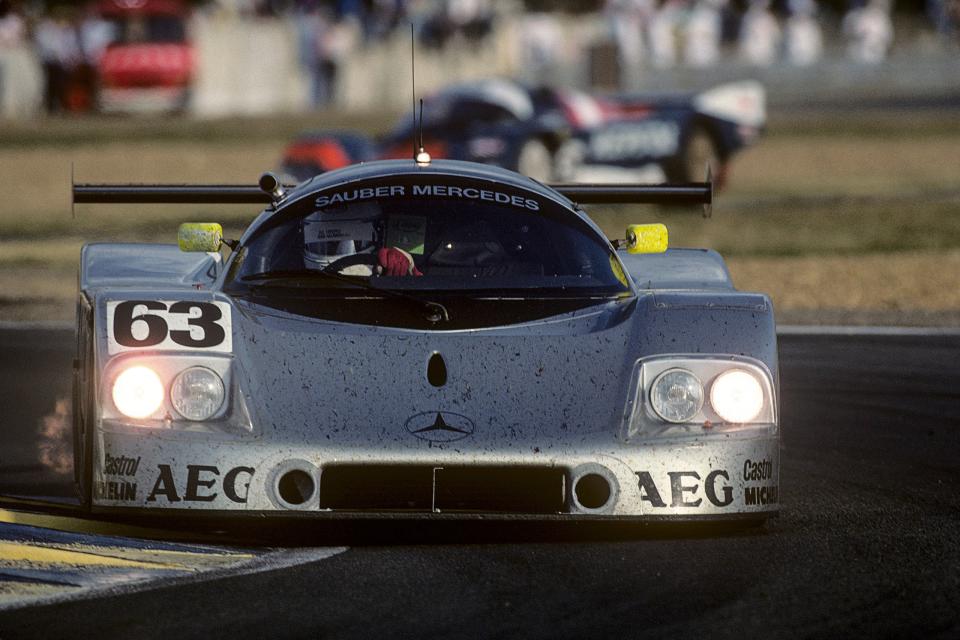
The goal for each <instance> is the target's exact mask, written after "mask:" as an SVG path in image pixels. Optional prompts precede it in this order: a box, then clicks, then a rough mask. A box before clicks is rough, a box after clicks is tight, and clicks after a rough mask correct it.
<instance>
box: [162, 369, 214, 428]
mask: <svg viewBox="0 0 960 640" xmlns="http://www.w3.org/2000/svg"><path fill="white" fill-rule="evenodd" d="M223 398H224V391H223V380H221V379H220V376H218V375H217V374H216V373H214V372H213V371H211V370H210V369H207V368H206V367H191V368H189V369H187V370H185V371H183V372H181V373H180V375H178V376H177V377H176V378H174V380H173V385H172V386H171V387H170V402H172V403H173V408H174V409H176V410H177V413H179V414H180V415H182V416H183V417H184V418H186V419H187V420H195V421H200V420H207V419H208V418H211V417H213V416H214V415H215V414H216V413H217V411H219V410H220V407H221V406H222V405H223Z"/></svg>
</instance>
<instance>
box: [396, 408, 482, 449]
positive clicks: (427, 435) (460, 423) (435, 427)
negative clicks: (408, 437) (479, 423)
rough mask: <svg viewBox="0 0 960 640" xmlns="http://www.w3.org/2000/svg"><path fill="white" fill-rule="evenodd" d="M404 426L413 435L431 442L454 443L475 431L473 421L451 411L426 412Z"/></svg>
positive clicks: (412, 418)
mask: <svg viewBox="0 0 960 640" xmlns="http://www.w3.org/2000/svg"><path fill="white" fill-rule="evenodd" d="M404 426H405V427H406V428H407V431H409V432H410V433H411V434H412V435H415V436H416V437H418V438H420V439H421V440H428V441H430V442H452V441H454V440H459V439H460V438H466V437H467V436H469V435H470V434H472V433H473V431H474V425H473V420H471V419H470V418H468V417H467V416H463V415H460V414H459V413H450V412H449V411H424V412H423V413H418V414H417V415H415V416H411V417H410V418H408V419H407V422H406V424H405V425H404Z"/></svg>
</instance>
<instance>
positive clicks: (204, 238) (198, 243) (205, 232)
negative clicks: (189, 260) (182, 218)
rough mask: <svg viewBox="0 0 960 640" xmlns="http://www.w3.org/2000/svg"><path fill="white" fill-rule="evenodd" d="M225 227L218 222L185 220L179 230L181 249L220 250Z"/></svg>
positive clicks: (178, 239)
mask: <svg viewBox="0 0 960 640" xmlns="http://www.w3.org/2000/svg"><path fill="white" fill-rule="evenodd" d="M222 242H223V227H221V226H220V224H219V223H217V222H184V223H183V224H181V225H180V229H179V230H178V231H177V244H179V245H180V251H206V252H211V251H219V250H220V244H221V243H222Z"/></svg>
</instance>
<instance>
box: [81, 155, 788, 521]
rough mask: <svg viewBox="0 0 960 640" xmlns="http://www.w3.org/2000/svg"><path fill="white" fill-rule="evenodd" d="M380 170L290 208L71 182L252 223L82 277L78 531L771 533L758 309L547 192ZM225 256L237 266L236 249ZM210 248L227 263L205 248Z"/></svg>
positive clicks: (661, 250) (670, 195)
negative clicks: (301, 527) (172, 517)
mask: <svg viewBox="0 0 960 640" xmlns="http://www.w3.org/2000/svg"><path fill="white" fill-rule="evenodd" d="M418 160H419V162H417V161H413V160H385V161H377V162H370V163H367V164H363V165H355V166H350V167H347V168H344V169H340V170H336V171H332V172H329V173H325V174H323V175H320V176H317V177H316V178H313V179H312V180H309V181H306V182H304V183H302V184H300V185H298V186H297V187H295V188H285V187H284V186H283V185H282V184H280V182H279V180H278V179H277V178H276V177H275V176H272V175H271V174H265V175H264V177H263V178H262V179H261V184H260V186H259V187H217V186H208V187H203V186H200V187H173V186H139V187H136V186H127V187H121V186H111V185H77V186H75V187H74V200H75V201H76V202H101V203H106V202H167V203H179V202H251V203H255V202H262V203H264V204H266V208H265V209H264V210H263V211H262V213H260V214H259V216H258V217H256V219H255V220H254V221H253V223H252V224H250V226H249V228H247V230H246V231H245V233H243V235H242V237H240V238H239V239H235V240H230V239H224V238H223V237H222V230H221V229H220V227H219V225H216V224H213V223H195V224H184V225H182V226H181V228H180V246H179V248H178V247H177V246H174V245H148V244H91V245H87V246H86V247H84V249H83V252H82V258H81V270H80V293H79V304H78V355H77V360H76V371H75V390H74V403H75V405H74V406H75V410H74V416H75V442H76V447H75V450H76V470H77V483H78V488H79V491H80V494H81V496H82V499H83V502H84V504H85V505H87V506H88V507H89V508H90V509H92V510H93V511H95V512H114V513H118V512H122V513H129V514H136V513H140V514H144V513H146V512H150V511H162V512H164V513H168V514H170V513H174V512H176V513H179V514H184V515H189V514H200V515H204V516H225V515H229V514H242V515H249V516H254V515H256V516H265V515H268V516H283V515H288V516H289V515H297V516H304V515H309V516H310V517H314V518H325V517H326V518H329V517H347V518H351V517H352V518H358V517H380V516H397V515H400V516H408V517H411V518H419V517H423V518H450V517H453V518H468V517H484V518H489V517H493V518H498V517H500V518H517V517H522V518H528V517H534V518H542V519H578V518H579V519H643V520H677V521H687V520H704V519H705V520H723V519H737V518H740V519H748V520H761V519H763V518H765V517H768V516H770V515H772V514H775V513H776V512H777V510H778V508H779V500H778V475H779V442H780V436H779V428H778V379H777V341H776V332H775V326H774V319H773V312H772V309H771V304H770V300H769V299H768V298H767V297H766V296H765V295H762V294H755V293H741V292H739V291H737V290H735V289H734V287H733V284H732V283H731V280H730V276H729V274H728V271H727V269H726V266H725V264H724V262H723V260H722V258H721V257H720V256H719V255H718V254H716V253H715V252H713V251H708V250H703V249H667V248H666V241H667V238H666V229H665V228H664V227H663V226H662V225H631V226H630V227H628V229H627V233H626V238H625V239H623V240H613V241H611V240H608V239H607V238H606V237H604V235H603V234H602V233H601V231H600V230H599V228H598V227H597V226H596V225H595V224H594V223H593V222H592V221H591V220H590V218H589V217H588V216H587V214H586V213H585V212H584V210H583V209H582V208H581V206H580V205H579V204H577V203H578V202H579V203H591V202H606V203H609V202H703V203H708V202H709V201H710V199H711V188H710V184H709V182H705V183H687V184H683V185H662V186H642V187H641V186H617V185H603V186H562V185H558V186H554V187H549V186H545V185H543V184H541V183H539V182H536V181H534V180H531V179H529V178H526V177H523V176H520V175H518V174H516V173H513V172H510V171H507V170H504V169H500V168H496V167H491V166H486V165H481V164H473V163H468V162H460V161H432V162H431V161H430V160H429V158H427V157H423V156H421V157H420V158H418ZM227 248H229V250H227ZM221 249H222V250H221Z"/></svg>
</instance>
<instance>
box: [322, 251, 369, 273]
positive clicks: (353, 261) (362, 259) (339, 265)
mask: <svg viewBox="0 0 960 640" xmlns="http://www.w3.org/2000/svg"><path fill="white" fill-rule="evenodd" d="M358 264H366V265H369V266H370V267H373V268H374V269H373V273H376V272H377V270H376V267H378V266H380V261H379V260H378V259H377V254H375V253H351V254H350V255H346V256H343V257H342V258H337V259H336V260H334V261H333V262H331V263H330V264H328V265H327V266H325V267H324V268H323V270H324V271H325V272H327V273H340V272H341V271H343V270H344V269H346V268H348V267H352V266H355V265H358Z"/></svg>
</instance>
